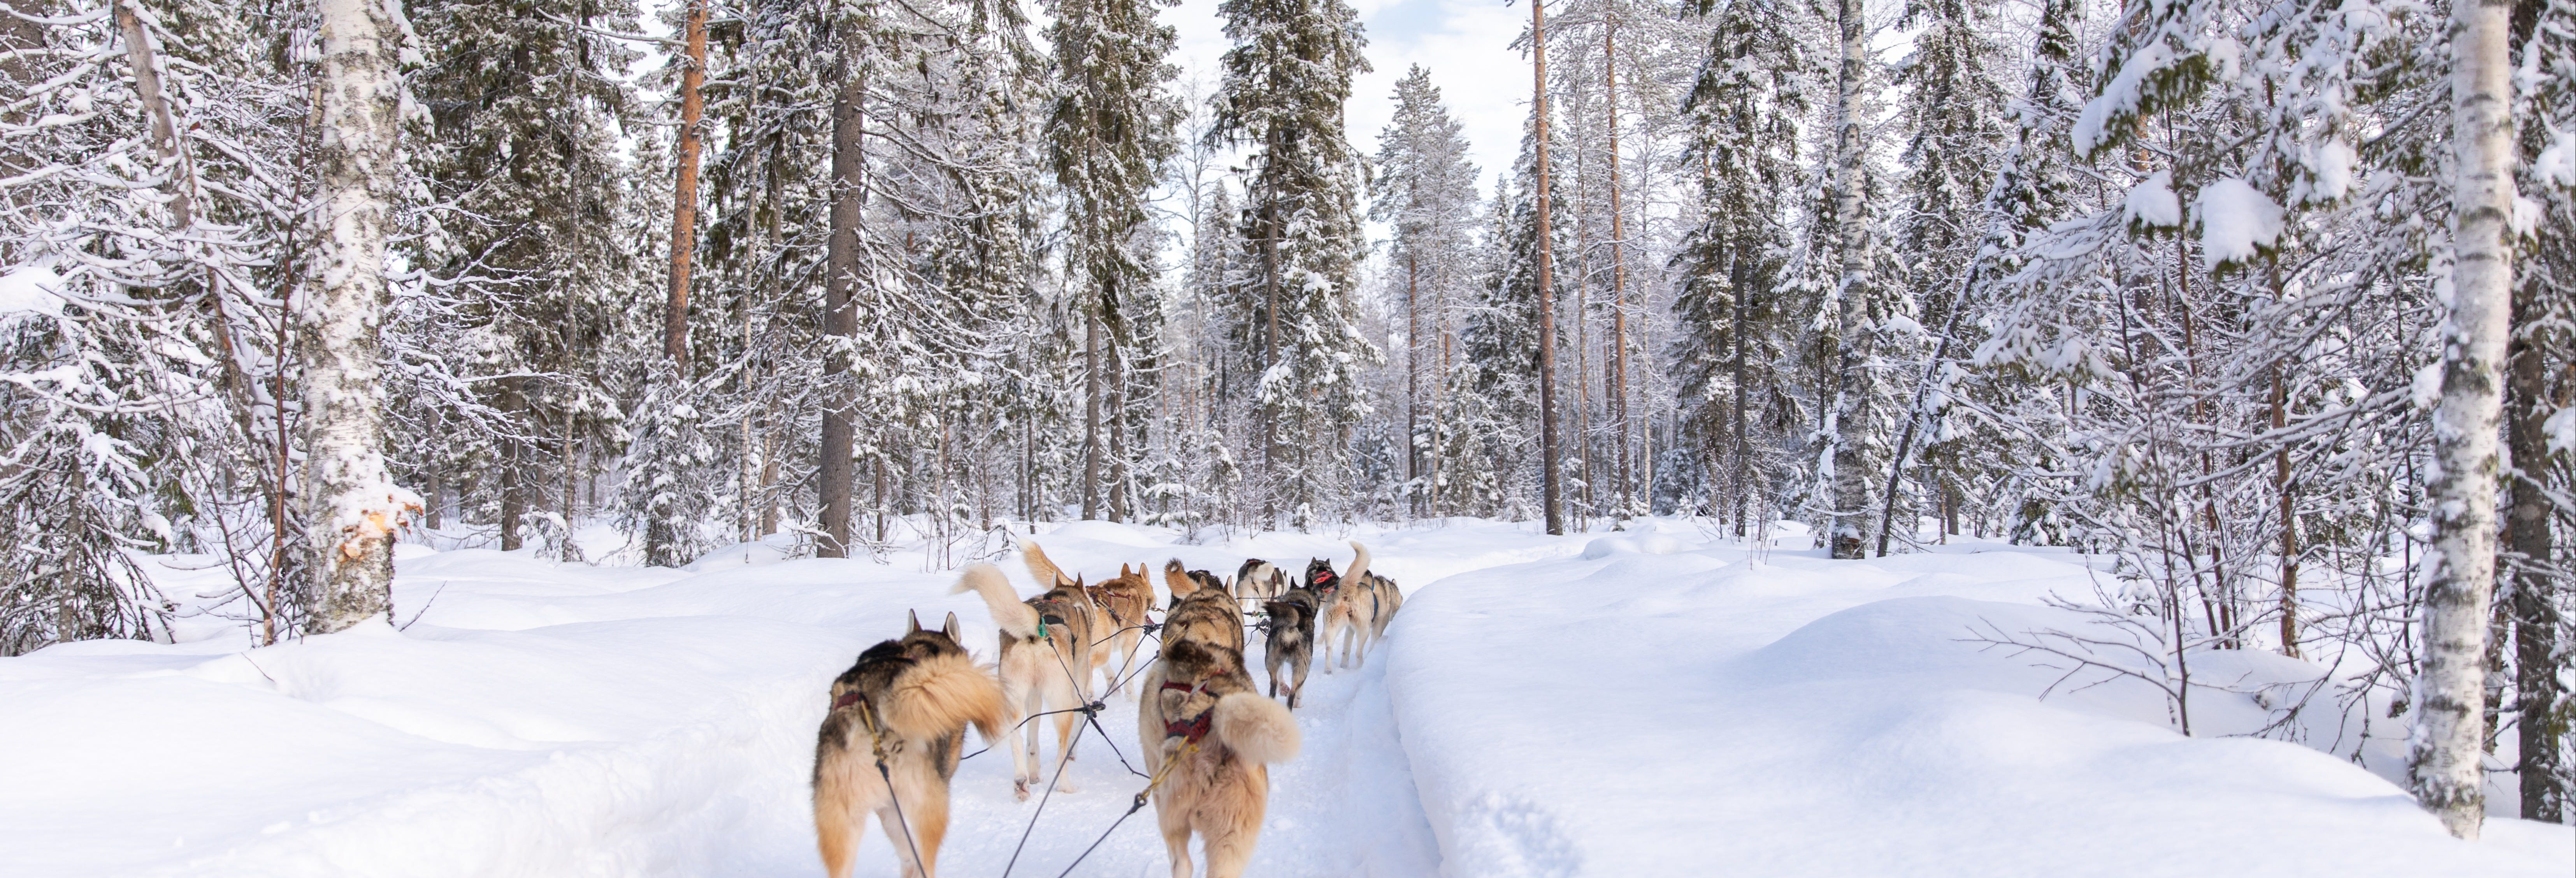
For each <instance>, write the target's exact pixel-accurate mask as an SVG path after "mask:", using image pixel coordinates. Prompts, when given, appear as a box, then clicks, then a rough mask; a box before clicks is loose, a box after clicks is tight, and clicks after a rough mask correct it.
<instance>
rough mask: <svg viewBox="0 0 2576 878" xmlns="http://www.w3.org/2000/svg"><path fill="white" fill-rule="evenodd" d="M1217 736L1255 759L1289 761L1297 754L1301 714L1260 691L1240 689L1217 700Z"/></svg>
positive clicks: (1238, 753)
mask: <svg viewBox="0 0 2576 878" xmlns="http://www.w3.org/2000/svg"><path fill="white" fill-rule="evenodd" d="M1214 731H1215V732H1216V735H1215V737H1216V739H1217V740H1218V741H1220V742H1223V743H1224V744H1225V746H1226V749H1229V750H1233V751H1234V752H1235V755H1238V756H1241V757H1243V758H1245V759H1248V760H1251V761H1253V762H1286V761H1288V760H1290V759H1294V758H1296V756H1297V747H1298V744H1299V743H1300V741H1299V738H1298V735H1297V717H1296V715H1294V714H1291V713H1289V712H1288V708H1285V707H1281V706H1280V705H1279V702H1276V701H1272V700H1270V699H1268V698H1263V697H1261V695H1260V694H1259V693H1254V692H1237V693H1234V694H1232V695H1228V696H1226V697H1224V698H1220V699H1217V702H1216V728H1215V730H1214Z"/></svg>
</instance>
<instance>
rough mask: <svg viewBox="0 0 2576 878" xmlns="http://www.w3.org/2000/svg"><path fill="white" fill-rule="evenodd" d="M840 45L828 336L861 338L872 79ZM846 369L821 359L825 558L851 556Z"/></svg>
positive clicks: (838, 359) (843, 357) (839, 357)
mask: <svg viewBox="0 0 2576 878" xmlns="http://www.w3.org/2000/svg"><path fill="white" fill-rule="evenodd" d="M845 26H846V25H845ZM841 46H842V48H841V60H840V63H839V65H838V66H839V68H840V69H839V70H838V71H836V73H837V74H838V76H839V79H840V84H841V87H840V90H839V91H838V92H836V93H835V94H834V95H833V96H832V240H831V244H830V245H829V246H828V247H827V248H826V251H825V255H824V265H825V270H826V271H827V272H828V276H827V277H826V278H825V281H824V286H823V334H824V335H826V336H833V337H838V338H844V339H856V338H858V335H859V312H858V307H857V304H856V299H857V294H858V284H859V272H860V265H859V261H860V252H859V250H860V246H859V245H860V241H859V235H860V233H861V230H860V226H859V224H860V222H861V221H862V220H863V219H864V218H865V217H864V215H863V213H862V211H864V209H865V208H866V204H867V188H866V187H867V144H866V142H865V139H866V136H867V122H866V120H865V119H864V118H863V117H862V116H861V115H860V111H861V109H862V108H861V105H862V104H863V103H864V102H865V101H866V99H867V79H866V76H865V74H864V72H863V71H861V70H859V69H858V65H859V58H857V57H856V56H857V55H858V53H859V51H860V47H859V45H858V38H857V36H856V35H854V34H843V35H842V37H841ZM849 371H850V358H849V355H848V354H846V353H842V352H840V351H839V350H837V349H835V350H834V352H833V353H831V354H829V355H827V356H825V357H824V358H823V380H824V382H825V385H824V395H823V447H822V455H823V460H822V462H821V466H820V468H819V471H818V472H817V478H818V479H819V480H820V481H821V483H822V487H821V494H822V496H821V499H822V502H823V514H822V521H821V522H820V523H821V524H822V530H823V538H822V539H821V540H820V541H819V543H818V544H817V545H816V546H815V547H814V554H815V555H817V556H820V557H824V558H847V557H849V556H850V489H851V487H852V485H851V481H852V476H853V475H854V474H853V473H852V472H851V467H850V455H851V452H852V450H853V449H852V445H853V444H854V441H853V440H854V439H855V438H856V437H855V435H854V432H855V425H854V424H852V422H851V416H852V414H853V412H852V411H851V408H852V407H853V406H856V405H857V404H858V401H857V400H856V399H854V398H852V394H851V393H850V390H849V388H847V387H846V386H843V383H842V376H843V375H845V374H847V373H848V372H849Z"/></svg>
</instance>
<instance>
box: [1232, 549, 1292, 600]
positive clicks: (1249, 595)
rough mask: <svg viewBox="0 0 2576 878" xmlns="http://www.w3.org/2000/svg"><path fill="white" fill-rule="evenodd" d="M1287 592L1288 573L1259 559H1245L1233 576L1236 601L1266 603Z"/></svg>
mask: <svg viewBox="0 0 2576 878" xmlns="http://www.w3.org/2000/svg"><path fill="white" fill-rule="evenodd" d="M1287 590H1288V571H1286V570H1281V569H1279V565H1277V564H1272V563H1270V562H1268V561H1264V560H1261V559H1259V558H1246V559H1244V561H1243V569H1241V570H1238V571H1235V574H1234V597H1235V599H1236V600H1245V601H1266V600H1269V599H1271V598H1275V597H1278V596H1279V594H1280V593H1281V592H1284V591H1287Z"/></svg>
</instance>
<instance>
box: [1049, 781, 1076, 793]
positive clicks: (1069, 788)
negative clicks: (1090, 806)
mask: <svg viewBox="0 0 2576 878" xmlns="http://www.w3.org/2000/svg"><path fill="white" fill-rule="evenodd" d="M1055 791H1056V792H1059V793H1079V792H1082V788H1081V787H1077V786H1074V785H1073V781H1069V780H1060V781H1056V782H1055Z"/></svg>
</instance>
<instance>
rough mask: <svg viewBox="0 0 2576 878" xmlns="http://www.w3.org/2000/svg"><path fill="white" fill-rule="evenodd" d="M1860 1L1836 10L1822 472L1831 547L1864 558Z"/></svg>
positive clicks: (1864, 48)
mask: <svg viewBox="0 0 2576 878" xmlns="http://www.w3.org/2000/svg"><path fill="white" fill-rule="evenodd" d="M1863 14H1864V10H1863V8H1862V2H1861V0H1842V2H1841V3H1840V4H1839V6H1838V9H1837V12H1836V15H1835V26H1836V27H1838V28H1839V29H1840V34H1841V37H1842V66H1841V67H1840V74H1839V76H1838V79H1837V89H1836V91H1835V97H1834V117H1835V122H1834V125H1835V133H1834V222H1835V231H1834V236H1835V237H1836V238H1837V239H1839V240H1838V242H1837V244H1838V247H1839V248H1840V254H1839V255H1840V256H1841V257H1842V262H1841V265H1839V266H1838V269H1839V271H1840V274H1839V276H1838V277H1837V278H1836V279H1835V282H1834V289H1833V291H1832V292H1831V293H1829V294H1828V296H1829V297H1830V299H1831V301H1829V302H1828V303H1827V305H1826V307H1827V308H1828V309H1829V310H1828V313H1829V314H1830V315H1831V316H1830V317H1829V318H1828V319H1830V320H1831V321H1832V325H1831V326H1830V327H1827V328H1826V329H1825V332H1826V334H1827V336H1828V337H1829V338H1831V339H1832V343H1833V345H1834V350H1833V352H1832V356H1831V357H1830V359H1828V360H1827V362H1826V368H1830V369H1834V370H1835V374H1834V376H1833V377H1832V378H1830V379H1828V380H1830V381H1831V382H1832V384H1833V386H1834V387H1835V391H1834V396H1833V401H1832V402H1831V403H1830V406H1831V409H1832V411H1831V413H1830V414H1831V417H1829V418H1828V419H1827V422H1826V425H1825V429H1824V430H1823V432H1824V434H1825V442H1826V443H1827V448H1826V450H1825V453H1824V455H1823V459H1822V460H1820V461H1819V463H1818V466H1817V468H1816V469H1817V476H1818V478H1819V479H1821V480H1822V481H1823V482H1824V485H1823V486H1822V487H1823V489H1824V491H1823V493H1824V496H1826V497H1830V498H1832V501H1833V513H1832V516H1831V519H1830V523H1831V525H1830V527H1828V528H1827V529H1826V532H1825V539H1826V544H1827V548H1828V549H1829V550H1830V551H1831V553H1832V555H1833V557H1836V558H1862V557H1867V556H1866V555H1864V554H1863V549H1862V547H1864V546H1866V545H1868V544H1869V506H1870V503H1869V486H1868V484H1867V481H1868V479H1869V473H1868V472H1867V471H1866V468H1865V467H1863V466H1861V465H1860V464H1861V463H1862V461H1861V459H1860V457H1859V453H1858V452H1859V448H1858V446H1859V443H1860V437H1856V436H1847V435H1844V434H1845V432H1846V431H1847V430H1850V429H1852V428H1854V427H1857V426H1860V425H1861V424H1862V423H1863V422H1864V419H1863V418H1860V417H1856V415H1857V414H1858V413H1859V409H1860V408H1861V407H1862V406H1866V405H1869V403H1870V400H1869V399H1868V397H1867V394H1868V392H1869V391H1868V388H1867V386H1866V384H1867V382H1865V381H1863V380H1862V378H1861V376H1860V375H1859V374H1857V371H1858V369H1859V368H1860V365H1859V361H1858V357H1857V356H1856V355H1855V353H1854V351H1853V350H1852V348H1853V346H1854V344H1855V341H1854V339H1853V338H1852V329H1853V327H1854V326H1855V325H1856V324H1855V322H1854V319H1853V318H1854V317H1855V316H1859V317H1860V318H1861V319H1862V320H1866V319H1867V316H1866V315H1865V314H1864V315H1855V314H1854V313H1853V311H1854V307H1855V306H1856V305H1858V304H1860V303H1859V302H1857V301H1855V300H1856V299H1857V298H1858V297H1859V295H1860V294H1861V292H1862V289H1861V288H1862V286H1863V285H1865V284H1867V283H1868V279H1867V278H1865V277H1863V276H1862V275H1863V272H1866V271H1868V266H1869V262H1868V247H1869V245H1870V242H1869V227H1868V225H1867V224H1865V223H1863V222H1862V221H1861V204H1860V199H1861V174H1862V173H1863V170H1864V169H1863V168H1862V166H1861V163H1862V162H1863V160H1864V159H1865V158H1866V157H1865V156H1864V155H1863V154H1862V150H1861V133H1862V132H1861V120H1860V99H1861V89H1862V88H1863V87H1864V84H1865V83H1864V79H1865V77H1866V75H1867V68H1866V66H1865V65H1866V64H1867V63H1868V57H1869V44H1868V42H1867V28H1866V27H1865V26H1864V23H1863V21H1862V19H1861V16H1862V15H1863Z"/></svg>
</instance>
